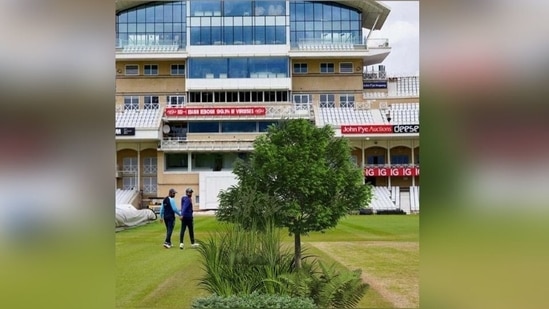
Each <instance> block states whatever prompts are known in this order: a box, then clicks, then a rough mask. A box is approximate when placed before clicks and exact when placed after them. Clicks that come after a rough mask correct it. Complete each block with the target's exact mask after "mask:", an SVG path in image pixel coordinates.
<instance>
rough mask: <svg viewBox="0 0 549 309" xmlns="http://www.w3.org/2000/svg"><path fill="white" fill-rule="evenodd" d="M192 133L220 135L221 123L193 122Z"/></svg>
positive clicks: (190, 127)
mask: <svg viewBox="0 0 549 309" xmlns="http://www.w3.org/2000/svg"><path fill="white" fill-rule="evenodd" d="M189 132H191V133H219V122H191V123H189Z"/></svg>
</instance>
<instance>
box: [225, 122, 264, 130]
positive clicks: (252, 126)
mask: <svg viewBox="0 0 549 309" xmlns="http://www.w3.org/2000/svg"><path fill="white" fill-rule="evenodd" d="M221 132H223V133H228V132H235V133H237V132H257V123H256V122H255V121H238V122H237V121H235V122H232V121H231V122H222V123H221Z"/></svg>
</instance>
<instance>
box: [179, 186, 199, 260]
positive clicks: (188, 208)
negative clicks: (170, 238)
mask: <svg viewBox="0 0 549 309" xmlns="http://www.w3.org/2000/svg"><path fill="white" fill-rule="evenodd" d="M193 192H194V191H193V189H191V188H187V190H185V195H184V196H183V197H182V198H181V233H179V249H183V248H185V245H184V244H183V238H184V236H185V230H186V229H187V227H188V228H189V237H190V238H191V247H193V248H196V247H198V244H195V243H194V227H193Z"/></svg>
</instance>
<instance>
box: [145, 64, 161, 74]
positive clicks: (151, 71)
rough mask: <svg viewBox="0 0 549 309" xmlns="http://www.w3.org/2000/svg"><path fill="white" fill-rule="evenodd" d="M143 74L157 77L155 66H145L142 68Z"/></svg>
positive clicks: (156, 67)
mask: <svg viewBox="0 0 549 309" xmlns="http://www.w3.org/2000/svg"><path fill="white" fill-rule="evenodd" d="M143 74H145V75H158V65H157V64H145V65H144V66H143Z"/></svg>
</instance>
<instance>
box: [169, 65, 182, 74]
mask: <svg viewBox="0 0 549 309" xmlns="http://www.w3.org/2000/svg"><path fill="white" fill-rule="evenodd" d="M171 74H172V75H185V65H184V64H172V66H171Z"/></svg>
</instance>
